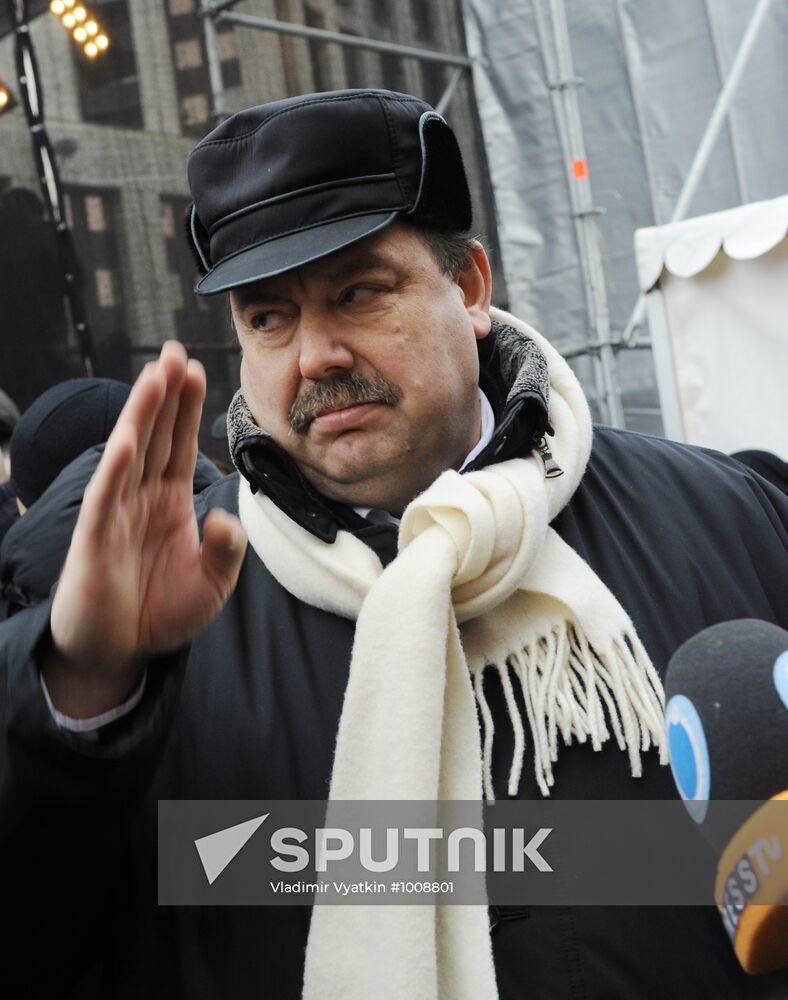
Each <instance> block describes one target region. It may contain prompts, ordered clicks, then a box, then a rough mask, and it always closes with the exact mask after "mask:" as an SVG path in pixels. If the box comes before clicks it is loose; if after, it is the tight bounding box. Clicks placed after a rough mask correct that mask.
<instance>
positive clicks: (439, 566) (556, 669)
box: [239, 310, 665, 1000]
mask: <svg viewBox="0 0 788 1000" xmlns="http://www.w3.org/2000/svg"><path fill="white" fill-rule="evenodd" d="M492 315H493V318H494V320H495V321H496V322H498V323H503V324H505V325H506V329H507V331H509V333H510V335H514V337H515V338H519V339H520V340H521V343H522V346H523V348H524V350H523V351H522V352H521V354H520V356H521V357H522V358H523V359H524V361H523V364H524V365H526V366H534V365H536V366H537V367H538V365H542V364H544V362H545V360H546V364H547V371H548V373H549V416H550V423H551V425H552V427H553V429H554V431H555V433H554V436H553V437H551V439H550V450H551V451H552V453H553V456H554V457H555V459H556V461H557V462H558V464H559V466H560V467H561V468H562V469H563V471H564V474H563V475H561V476H559V477H557V478H546V476H545V466H544V463H543V460H542V458H541V457H540V456H539V455H538V454H536V453H532V454H531V455H529V456H528V457H527V458H518V459H511V460H509V461H505V462H502V463H499V464H497V465H490V466H488V467H486V468H484V469H483V470H481V471H475V472H468V473H465V474H462V475H460V474H459V473H457V472H454V471H451V470H450V471H447V472H444V473H443V474H442V475H441V476H439V477H438V479H436V480H435V482H434V483H433V484H432V485H431V486H430V487H429V488H428V489H427V490H425V492H424V493H422V494H421V495H420V496H418V497H416V498H415V499H414V500H413V501H412V502H411V503H410V505H409V506H408V507H407V508H406V510H405V511H404V513H403V516H402V521H401V527H400V532H399V543H398V544H399V552H398V555H397V557H396V558H395V559H394V560H393V561H392V562H391V563H390V564H389V565H388V566H387V567H386V568H385V569H383V567H382V565H381V563H380V560H379V559H378V557H377V555H376V554H375V553H374V552H373V551H372V550H371V549H370V548H369V547H368V546H367V545H365V544H364V542H362V541H361V540H360V539H358V538H356V537H355V536H354V535H352V534H351V533H349V532H347V531H340V532H339V534H338V535H337V538H336V541H335V542H334V543H327V542H324V541H321V540H320V539H319V538H316V537H315V536H313V535H311V534H310V533H309V532H307V531H306V530H304V529H303V528H301V527H300V526H298V525H297V524H295V522H293V521H292V520H291V519H290V518H288V517H287V515H285V514H284V513H283V512H282V511H281V510H280V509H279V508H278V507H277V506H275V505H274V504H273V503H272V502H271V500H270V499H268V498H267V497H266V496H265V495H264V494H263V493H261V492H257V493H253V492H252V490H251V488H250V486H249V484H248V482H247V481H246V480H245V479H244V478H243V477H241V486H240V494H239V511H240V516H241V520H242V522H243V524H244V527H245V528H246V530H247V533H248V535H249V541H250V543H251V545H252V547H253V549H254V550H255V552H256V553H257V555H258V556H259V557H260V559H261V560H262V561H263V562H264V563H265V565H266V566H267V568H268V569H269V571H270V572H271V573H272V574H273V576H274V577H275V578H276V579H277V580H278V581H279V583H281V584H282V586H284V587H285V588H286V589H287V590H288V591H289V592H290V593H291V594H293V595H294V596H295V597H297V598H298V599H299V600H302V601H304V602H306V603H307V604H310V605H313V606H315V607H319V608H323V609H325V610H327V611H329V612H332V613H334V614H337V615H341V616H344V617H347V618H351V619H353V618H355V619H356V620H357V621H356V631H355V640H354V645H353V653H352V658H351V664H350V673H349V679H348V684H347V688H346V691H345V699H344V704H343V708H342V715H341V719H340V722H339V728H338V732H337V741H336V752H335V759H334V767H333V772H332V777H331V790H330V798H331V799H332V800H344V799H348V800H369V799H383V800H396V799H401V800H445V799H448V800H481V798H482V796H483V795H486V797H487V798H492V780H491V759H492V749H493V737H494V727H493V720H492V717H491V714H490V711H489V708H488V706H487V703H486V701H485V699H484V694H483V688H482V676H483V673H484V671H485V670H488V669H489V670H495V671H497V672H498V674H499V676H500V679H501V684H502V688H503V692H504V696H505V699H506V704H507V706H508V709H509V715H510V719H511V724H512V725H513V727H514V735H515V753H514V760H513V762H512V767H511V771H510V776H509V794H510V795H514V794H516V792H517V787H518V783H519V777H520V773H521V768H522V763H523V760H524V757H525V753H526V750H527V751H528V752H529V753H530V754H532V755H533V761H534V768H535V773H536V778H537V781H538V783H539V787H540V788H541V790H542V792H543V794H545V795H547V794H549V789H550V786H551V784H552V783H553V764H554V763H555V761H556V760H557V756H558V746H559V736H560V738H561V739H562V740H563V742H564V743H567V744H568V743H571V742H572V741H573V740H577V741H578V742H585V741H587V740H590V741H591V744H592V746H593V747H594V749H599V748H600V747H601V745H602V743H603V742H605V741H606V740H607V739H609V738H610V736H611V730H612V734H613V736H614V737H615V739H616V741H617V743H618V745H619V747H620V748H621V749H622V750H623V751H625V752H627V753H628V755H629V761H630V765H631V770H632V773H633V775H639V774H640V773H641V760H640V754H641V751H645V750H647V749H649V747H650V746H651V745H656V746H657V747H659V750H660V754H661V757H662V759H663V760H664V754H665V749H664V739H663V723H662V703H663V691H662V685H661V683H660V680H659V678H658V676H657V674H656V671H655V670H654V667H653V666H652V664H651V661H650V660H649V657H648V654H647V653H646V650H645V649H644V648H643V645H642V644H641V642H640V640H639V639H638V637H637V634H636V632H635V629H634V626H633V625H632V622H631V621H630V619H629V617H628V616H627V614H626V612H625V611H624V609H623V608H622V607H621V605H620V604H619V602H618V601H617V600H616V598H615V597H614V596H613V594H611V593H610V591H609V590H608V589H607V587H606V586H605V585H604V584H603V583H602V581H601V580H600V579H599V578H598V577H597V576H596V574H595V573H594V572H593V570H592V569H591V568H590V567H589V566H588V564H587V563H586V562H584V560H583V559H581V558H580V556H578V555H577V553H575V552H574V550H573V549H571V548H570V547H569V546H568V545H567V544H566V543H565V542H564V541H563V540H562V539H561V538H560V537H559V535H558V534H557V533H556V532H555V531H554V530H553V529H552V528H551V527H550V522H551V521H552V520H553V518H554V517H555V516H556V515H557V514H558V513H559V511H560V510H561V509H562V508H563V507H564V506H565V505H566V504H567V503H568V501H569V499H570V498H571V496H572V494H573V493H574V492H575V490H576V489H577V486H578V484H579V483H580V480H581V478H582V476H583V472H584V470H585V466H586V463H587V461H588V458H589V455H590V451H591V418H590V414H589V411H588V405H587V403H586V400H585V397H584V395H583V391H582V389H581V388H580V385H579V383H578V382H577V379H576V378H575V376H574V375H573V373H572V371H571V369H570V368H569V366H568V365H567V364H566V362H565V361H564V360H563V359H562V358H561V357H560V355H559V354H558V353H557V352H556V351H555V350H554V349H553V348H552V347H551V346H550V344H549V343H548V342H547V341H546V340H544V338H542V337H541V336H540V335H539V334H538V333H536V331H534V330H532V329H530V327H528V326H527V325H526V324H524V323H522V322H520V321H519V320H517V319H515V318H514V317H513V316H510V315H508V314H506V313H503V312H501V311H499V310H493V311H492ZM523 375H525V376H527V375H528V372H522V371H521V372H513V373H511V379H510V380H514V379H515V378H517V377H520V378H522V376H523ZM514 683H517V684H519V685H520V688H521V690H522V695H523V700H524V703H525V708H526V714H527V730H528V734H527V735H526V726H525V724H524V722H523V720H522V719H521V716H520V712H519V709H518V706H517V702H516V699H515V696H514V690H513V684H514ZM477 703H478V705H479V708H480V710H481V716H482V720H483V737H482V736H481V735H480V731H479V724H478V721H477ZM303 996H304V1000H340V998H341V1000H368V998H369V997H372V996H375V997H376V998H382V1000H401V998H403V997H407V998H409V1000H494V998H496V997H497V988H496V982H495V970H494V966H493V960H492V952H491V946H490V939H489V928H488V916H487V910H486V908H485V907H482V906H462V905H452V906H445V907H436V906H430V905H425V906H392V905H386V906H320V905H317V906H315V907H314V910H313V915H312V923H311V928H310V934H309V943H308V947H307V955H306V967H305V974H304V993H303Z"/></svg>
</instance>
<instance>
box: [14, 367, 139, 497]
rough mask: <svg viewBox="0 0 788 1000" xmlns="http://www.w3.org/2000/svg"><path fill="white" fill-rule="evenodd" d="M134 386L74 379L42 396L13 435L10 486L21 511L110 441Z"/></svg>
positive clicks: (18, 424) (32, 404) (98, 380)
mask: <svg viewBox="0 0 788 1000" xmlns="http://www.w3.org/2000/svg"><path fill="white" fill-rule="evenodd" d="M130 391H131V386H130V385H128V384H127V383H125V382H118V381H117V380H116V379H111V378H75V379H69V380H68V381H66V382H58V384H57V385H53V386H52V387H51V388H49V389H47V390H46V391H45V392H42V393H41V395H40V396H38V397H37V398H36V400H35V401H34V402H33V403H31V404H30V406H29V407H28V408H27V409H26V410H25V412H24V413H23V414H22V416H21V417H20V418H19V421H18V422H17V425H16V427H15V428H14V433H13V434H12V436H11V445H10V457H11V483H12V485H13V487H14V492H15V493H16V496H17V499H18V500H19V502H20V504H21V505H22V507H23V508H25V509H26V508H28V507H31V506H32V505H33V504H34V503H35V502H36V500H38V498H39V497H40V496H41V495H42V493H43V492H44V491H45V490H46V489H47V487H48V486H49V485H50V483H51V482H52V481H53V480H54V479H55V478H56V477H57V476H58V475H59V474H60V473H61V472H62V471H63V469H65V467H66V466H67V465H68V464H69V463H70V462H72V461H73V460H74V459H75V458H76V457H77V456H78V455H81V454H82V453H83V452H84V451H87V450H88V448H92V447H94V446H95V445H97V444H101V443H102V442H104V441H106V440H107V438H108V437H109V436H110V434H111V432H112V428H113V427H114V426H115V422H116V421H117V419H118V417H119V415H120V412H121V410H122V409H123V406H124V405H125V403H126V400H127V399H128V398H129V392H130Z"/></svg>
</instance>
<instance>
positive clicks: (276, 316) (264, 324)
mask: <svg viewBox="0 0 788 1000" xmlns="http://www.w3.org/2000/svg"><path fill="white" fill-rule="evenodd" d="M281 320H282V316H281V313H279V312H277V311H276V310H273V309H269V310H266V312H258V313H254V315H252V316H251V317H250V318H249V325H250V326H251V327H253V328H254V329H255V330H271V329H273V328H274V327H275V326H277V325H278V323H280V322H281Z"/></svg>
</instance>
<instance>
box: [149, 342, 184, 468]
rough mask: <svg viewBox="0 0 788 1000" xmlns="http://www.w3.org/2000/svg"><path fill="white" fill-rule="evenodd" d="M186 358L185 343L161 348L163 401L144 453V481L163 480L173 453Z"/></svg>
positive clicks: (160, 367)
mask: <svg viewBox="0 0 788 1000" xmlns="http://www.w3.org/2000/svg"><path fill="white" fill-rule="evenodd" d="M186 365H187V355H186V351H185V349H184V347H183V345H182V344H179V343H178V342H177V341H175V340H168V341H167V343H166V344H164V346H163V347H162V349H161V354H160V355H159V361H158V369H159V372H160V378H163V380H164V399H163V401H162V403H161V406H160V407H159V409H158V412H157V413H156V418H155V421H154V423H153V426H152V428H151V434H150V440H149V442H148V446H147V451H146V453H145V466H144V472H143V477H142V478H143V481H146V482H150V481H151V480H156V479H160V478H161V475H162V473H163V472H164V470H165V469H166V467H167V463H168V462H169V460H170V452H171V451H172V434H173V428H174V427H175V421H176V419H177V417H178V411H179V408H180V405H181V390H182V388H183V384H184V380H185V378H186Z"/></svg>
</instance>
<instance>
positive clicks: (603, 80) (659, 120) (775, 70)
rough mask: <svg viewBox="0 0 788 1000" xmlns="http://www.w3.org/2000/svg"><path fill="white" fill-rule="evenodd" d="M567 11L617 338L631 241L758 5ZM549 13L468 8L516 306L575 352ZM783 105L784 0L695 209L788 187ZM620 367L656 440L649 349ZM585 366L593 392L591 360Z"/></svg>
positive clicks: (675, 190)
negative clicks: (580, 83) (550, 73)
mask: <svg viewBox="0 0 788 1000" xmlns="http://www.w3.org/2000/svg"><path fill="white" fill-rule="evenodd" d="M564 6H565V9H566V18H567V22H568V27H569V35H570V42H571V51H572V58H573V61H574V69H575V73H576V75H577V76H579V77H582V78H583V80H584V86H583V87H582V88H581V89H580V91H579V100H580V113H581V118H582V125H583V132H584V138H585V145H586V150H587V154H588V164H589V170H590V181H591V189H592V192H593V198H594V204H595V205H596V206H598V207H599V208H601V209H603V213H602V214H601V215H599V216H598V217H597V220H598V226H599V231H600V236H601V244H602V255H603V262H604V270H605V280H606V287H607V296H608V304H609V309H610V322H611V331H612V335H613V338H614V339H617V338H618V337H620V335H621V333H622V331H623V328H624V326H625V324H626V322H627V320H628V319H629V315H630V312H631V310H632V307H633V305H634V303H635V301H636V298H637V294H638V282H637V276H636V271H635V261H634V253H633V234H634V231H635V229H637V228H638V227H641V226H650V225H654V224H661V223H664V222H667V221H668V219H669V217H670V213H671V211H672V209H673V206H674V204H675V202H676V200H677V198H678V195H679V192H680V190H681V185H682V182H683V180H684V178H685V177H686V175H687V172H688V170H689V167H690V164H691V162H692V159H693V156H694V154H695V151H696V149H697V146H698V143H699V141H700V138H701V136H702V134H703V131H704V129H705V127H706V124H707V122H708V118H709V115H710V113H711V110H712V108H713V106H714V102H715V100H716V98H717V96H718V94H719V91H720V87H721V85H722V83H723V82H724V79H725V76H726V74H727V72H728V70H729V68H730V65H731V62H732V60H733V58H734V56H735V53H736V49H737V46H738V44H739V41H740V39H741V37H742V34H743V33H744V31H745V29H746V27H747V24H748V22H749V19H750V17H751V15H752V12H753V9H754V8H755V0H566V2H565V4H564ZM540 12H541V14H542V22H543V24H547V25H548V26H549V25H550V16H549V2H548V0H506V2H503V3H501V2H497V0H464V14H465V24H466V32H467V38H468V49H469V53H470V54H471V56H472V57H473V58H474V83H475V88H476V94H477V97H478V102H479V111H480V117H481V121H482V127H483V130H484V137H485V144H486V146H487V152H488V158H489V163H490V172H491V177H492V183H493V188H494V192H495V200H496V205H497V212H498V226H499V234H500V240H501V251H502V255H503V265H504V271H505V274H506V279H507V285H508V291H509V300H510V305H511V308H512V311H513V312H515V313H517V314H518V315H520V316H521V317H522V318H523V319H526V320H527V321H529V322H531V323H532V324H533V325H534V326H536V327H537V328H538V329H540V330H541V331H542V332H543V333H544V334H545V335H546V336H548V337H549V338H550V339H551V340H552V341H553V342H554V343H555V344H556V346H558V347H559V348H564V349H565V348H567V347H569V346H575V345H577V344H579V343H582V342H584V341H587V340H588V339H589V329H590V324H589V319H588V315H587V311H586V298H585V293H584V286H583V277H582V271H581V267H580V259H579V255H578V249H577V241H576V237H575V229H574V222H573V218H572V214H571V212H572V208H571V203H570V196H569V191H568V185H569V184H570V183H571V181H570V179H569V165H568V164H567V163H566V162H565V157H564V156H563V154H562V150H561V145H560V142H559V137H558V132H557V128H556V120H555V116H554V113H553V105H552V103H551V97H550V90H549V87H548V79H547V74H546V69H545V62H546V56H547V61H548V63H550V62H552V61H553V60H552V58H551V55H552V53H551V52H549V51H548V52H547V54H546V53H545V48H544V47H543V46H544V43H545V42H546V43H547V44H549V45H550V46H552V44H553V34H552V32H551V31H548V32H547V33H546V37H545V32H544V31H543V32H542V37H541V39H540V33H539V30H538V21H539V19H538V16H537V15H538V14H539V13H540ZM787 99H788V2H786V0H776V2H774V3H773V4H772V7H771V10H770V11H769V14H768V17H767V20H766V22H765V24H764V26H763V29H762V31H761V34H760V36H759V38H758V41H757V43H756V46H755V49H754V51H753V53H752V57H751V59H750V62H749V63H748V65H747V68H746V70H745V74H744V78H743V79H742V82H741V85H740V87H739V89H738V90H737V92H736V96H735V98H734V101H733V105H732V109H731V113H730V115H729V118H728V121H727V123H726V126H725V127H724V129H723V131H722V133H721V134H720V137H719V140H718V142H717V146H716V149H715V152H714V155H713V156H712V159H711V161H710V163H709V166H708V168H707V171H706V174H705V176H704V179H703V183H702V184H701V187H700V189H699V191H698V193H697V195H696V197H695V200H694V202H693V204H692V206H691V207H690V209H689V213H688V214H689V215H700V214H704V213H707V212H714V211H718V210H721V209H726V208H732V207H734V206H736V205H740V204H743V203H745V202H750V201H758V200H760V199H765V198H774V197H777V196H778V195H781V194H784V193H785V192H786V191H788V132H787V131H786V103H787ZM618 365H619V375H620V379H621V385H622V389H623V395H624V404H625V409H627V410H629V411H630V412H629V413H628V420H627V425H628V426H630V427H633V428H636V429H643V430H658V429H659V421H658V419H657V418H655V417H653V416H652V417H649V415H648V414H645V413H639V412H638V408H639V407H642V406H644V405H645V406H649V405H656V390H655V389H654V388H653V386H654V380H653V371H652V363H651V358H650V352H648V351H643V350H639V351H622V352H621V353H620V354H619V358H618ZM576 370H577V371H578V373H579V374H580V375H581V378H583V381H584V383H585V384H586V388H589V387H590V385H591V384H592V380H591V379H590V378H589V377H588V372H589V368H588V366H587V365H583V364H582V363H580V364H578V365H577V366H576Z"/></svg>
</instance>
